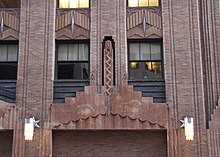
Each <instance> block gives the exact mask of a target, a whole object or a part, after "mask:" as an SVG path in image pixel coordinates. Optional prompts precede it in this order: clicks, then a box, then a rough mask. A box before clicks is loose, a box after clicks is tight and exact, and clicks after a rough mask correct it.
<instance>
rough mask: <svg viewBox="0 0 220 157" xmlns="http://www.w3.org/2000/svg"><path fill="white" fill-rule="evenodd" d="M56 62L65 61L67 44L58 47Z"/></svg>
mask: <svg viewBox="0 0 220 157" xmlns="http://www.w3.org/2000/svg"><path fill="white" fill-rule="evenodd" d="M58 61H67V44H60V45H59V46H58Z"/></svg>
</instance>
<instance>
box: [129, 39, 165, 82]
mask: <svg viewBox="0 0 220 157" xmlns="http://www.w3.org/2000/svg"><path fill="white" fill-rule="evenodd" d="M161 51H162V50H161V43H160V42H144V43H133V42H132V43H131V42H130V43H128V52H129V61H128V63H129V65H128V66H129V79H130V80H146V79H160V78H162V77H163V68H162V52H161Z"/></svg>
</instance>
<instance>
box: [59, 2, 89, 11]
mask: <svg viewBox="0 0 220 157" xmlns="http://www.w3.org/2000/svg"><path fill="white" fill-rule="evenodd" d="M56 1H57V3H56V4H57V7H56V8H57V9H67V10H68V9H90V3H91V2H90V0H88V1H89V7H88V8H60V7H59V4H60V0H56Z"/></svg>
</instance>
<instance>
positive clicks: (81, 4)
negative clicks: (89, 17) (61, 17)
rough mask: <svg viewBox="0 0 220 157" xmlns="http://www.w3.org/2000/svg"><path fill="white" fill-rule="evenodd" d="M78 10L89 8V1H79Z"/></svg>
mask: <svg viewBox="0 0 220 157" xmlns="http://www.w3.org/2000/svg"><path fill="white" fill-rule="evenodd" d="M79 3H80V6H79V7H80V8H89V0H80V1H79Z"/></svg>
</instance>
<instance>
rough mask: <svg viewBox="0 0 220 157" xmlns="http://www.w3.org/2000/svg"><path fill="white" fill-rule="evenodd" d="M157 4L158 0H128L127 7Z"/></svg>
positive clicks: (153, 5)
mask: <svg viewBox="0 0 220 157" xmlns="http://www.w3.org/2000/svg"><path fill="white" fill-rule="evenodd" d="M159 5H160V3H159V0H128V7H151V6H152V7H155V6H159Z"/></svg>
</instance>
